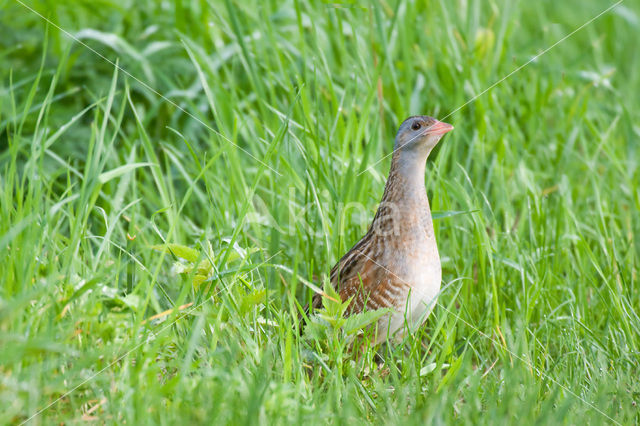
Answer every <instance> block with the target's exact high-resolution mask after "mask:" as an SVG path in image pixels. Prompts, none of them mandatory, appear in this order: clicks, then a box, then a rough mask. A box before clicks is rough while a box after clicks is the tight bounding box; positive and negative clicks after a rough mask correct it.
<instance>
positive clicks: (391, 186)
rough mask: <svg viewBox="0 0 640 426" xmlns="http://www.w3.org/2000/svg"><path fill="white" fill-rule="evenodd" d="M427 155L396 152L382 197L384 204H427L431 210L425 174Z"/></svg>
mask: <svg viewBox="0 0 640 426" xmlns="http://www.w3.org/2000/svg"><path fill="white" fill-rule="evenodd" d="M426 161H427V156H426V155H424V156H423V155H414V153H411V152H403V151H402V150H396V152H395V153H394V154H393V158H392V160H391V169H390V171H389V178H388V179H387V185H386V187H385V190H384V195H383V196H382V202H383V203H384V202H387V203H398V204H414V203H418V204H425V203H426V208H427V209H428V208H429V201H428V199H427V194H426V189H425V186H424V172H425V163H426Z"/></svg>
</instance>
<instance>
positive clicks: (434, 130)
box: [427, 121, 453, 135]
mask: <svg viewBox="0 0 640 426" xmlns="http://www.w3.org/2000/svg"><path fill="white" fill-rule="evenodd" d="M452 130H453V126H452V125H451V124H449V123H444V122H442V121H436V122H435V123H434V124H433V125H431V126H430V127H429V128H428V129H427V133H429V134H432V135H444V134H445V133H447V132H450V131H452Z"/></svg>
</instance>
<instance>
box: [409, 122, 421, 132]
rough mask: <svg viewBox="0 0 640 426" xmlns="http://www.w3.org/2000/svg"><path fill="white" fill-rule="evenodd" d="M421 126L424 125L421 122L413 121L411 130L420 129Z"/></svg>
mask: <svg viewBox="0 0 640 426" xmlns="http://www.w3.org/2000/svg"><path fill="white" fill-rule="evenodd" d="M420 127H422V126H421V125H420V123H418V122H417V121H416V122H415V123H413V124H412V125H411V130H420Z"/></svg>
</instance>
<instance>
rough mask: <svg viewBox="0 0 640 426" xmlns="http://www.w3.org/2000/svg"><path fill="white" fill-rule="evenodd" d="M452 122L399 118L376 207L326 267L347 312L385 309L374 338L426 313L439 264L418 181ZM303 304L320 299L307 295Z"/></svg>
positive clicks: (417, 322) (410, 324) (415, 324)
mask: <svg viewBox="0 0 640 426" xmlns="http://www.w3.org/2000/svg"><path fill="white" fill-rule="evenodd" d="M452 129H453V126H451V125H450V124H446V123H442V122H440V121H438V120H436V119H435V118H432V117H428V116H414V117H409V118H407V119H406V120H405V121H404V122H403V123H402V124H401V125H400V129H399V130H398V133H397V135H396V140H395V145H394V152H393V157H392V160H391V170H390V171H389V178H388V180H387V184H386V186H385V189H384V194H383V196H382V201H381V203H380V207H379V208H378V211H377V212H376V215H375V217H374V218H373V221H372V223H371V226H370V227H369V230H368V231H367V233H366V234H365V236H364V237H362V239H361V240H360V241H359V242H358V243H357V244H356V245H354V246H353V248H352V249H351V250H349V251H348V252H347V253H346V254H345V255H344V256H343V257H342V258H341V259H340V261H338V263H337V264H336V265H335V266H334V267H333V269H332V270H331V276H330V279H331V283H332V284H333V285H334V287H335V288H336V291H337V292H338V293H339V295H340V298H341V299H342V300H343V301H345V300H347V299H349V298H351V297H353V299H352V300H351V303H350V305H349V308H348V313H349V314H352V313H357V312H362V311H363V309H365V307H366V309H368V310H371V309H379V308H391V309H393V313H392V314H390V315H385V316H383V317H382V318H381V319H380V320H379V321H378V324H377V326H378V327H377V329H378V332H377V337H376V343H380V342H382V341H383V340H385V339H386V337H387V336H392V335H395V334H396V333H397V332H400V333H398V335H399V336H403V335H404V334H405V331H406V327H405V325H406V326H408V327H409V328H410V329H414V328H415V327H418V326H419V325H421V324H422V322H423V321H424V320H425V319H426V318H427V316H428V315H429V313H430V312H431V309H432V308H433V305H434V303H435V301H436V298H437V296H438V292H439V291H440V280H441V268H440V257H439V255H438V247H437V245H436V239H435V235H434V233H433V223H432V221H431V210H430V208H429V200H428V198H427V194H426V190H425V185H424V172H425V163H426V160H427V157H428V156H429V153H430V152H431V150H432V149H433V147H434V146H435V145H436V144H437V143H438V141H439V140H440V138H442V136H443V135H444V134H445V133H447V132H449V131H451V130H452ZM311 305H312V306H313V308H314V309H317V308H319V307H320V306H321V305H322V296H321V295H320V294H315V295H314V296H313V299H312V303H311Z"/></svg>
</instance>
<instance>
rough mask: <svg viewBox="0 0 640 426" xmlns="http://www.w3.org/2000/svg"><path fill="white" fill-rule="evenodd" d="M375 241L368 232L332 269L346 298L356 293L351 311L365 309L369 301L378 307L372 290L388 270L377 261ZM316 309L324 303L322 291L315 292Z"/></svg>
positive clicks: (339, 288) (332, 275) (338, 289)
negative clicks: (373, 242) (319, 292)
mask: <svg viewBox="0 0 640 426" xmlns="http://www.w3.org/2000/svg"><path fill="white" fill-rule="evenodd" d="M375 255H376V253H375V244H372V241H370V240H369V239H367V236H365V237H364V238H363V239H362V240H360V241H359V242H358V244H356V245H355V246H354V247H353V248H352V249H351V250H349V251H348V252H347V253H346V254H345V255H344V256H343V257H342V259H340V261H338V263H337V264H336V265H335V266H334V267H333V268H332V269H331V275H330V280H331V284H333V287H334V288H335V289H336V291H337V292H338V294H339V295H340V299H341V300H342V301H343V302H344V301H345V300H348V299H349V298H351V297H353V300H352V301H351V304H350V305H349V313H356V312H361V311H362V310H363V309H364V306H365V305H366V306H367V307H368V308H369V309H378V308H379V307H382V306H378V305H379V303H378V300H375V299H377V298H376V297H370V295H372V290H373V289H375V288H376V287H377V286H378V285H380V283H381V281H382V280H383V279H384V277H385V274H384V272H385V271H384V270H383V269H382V268H381V267H380V265H378V264H377V263H376V262H374V260H373V259H374V258H375ZM311 306H313V308H314V309H318V308H320V307H321V306H322V295H321V294H314V295H313V299H312V302H311Z"/></svg>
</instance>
